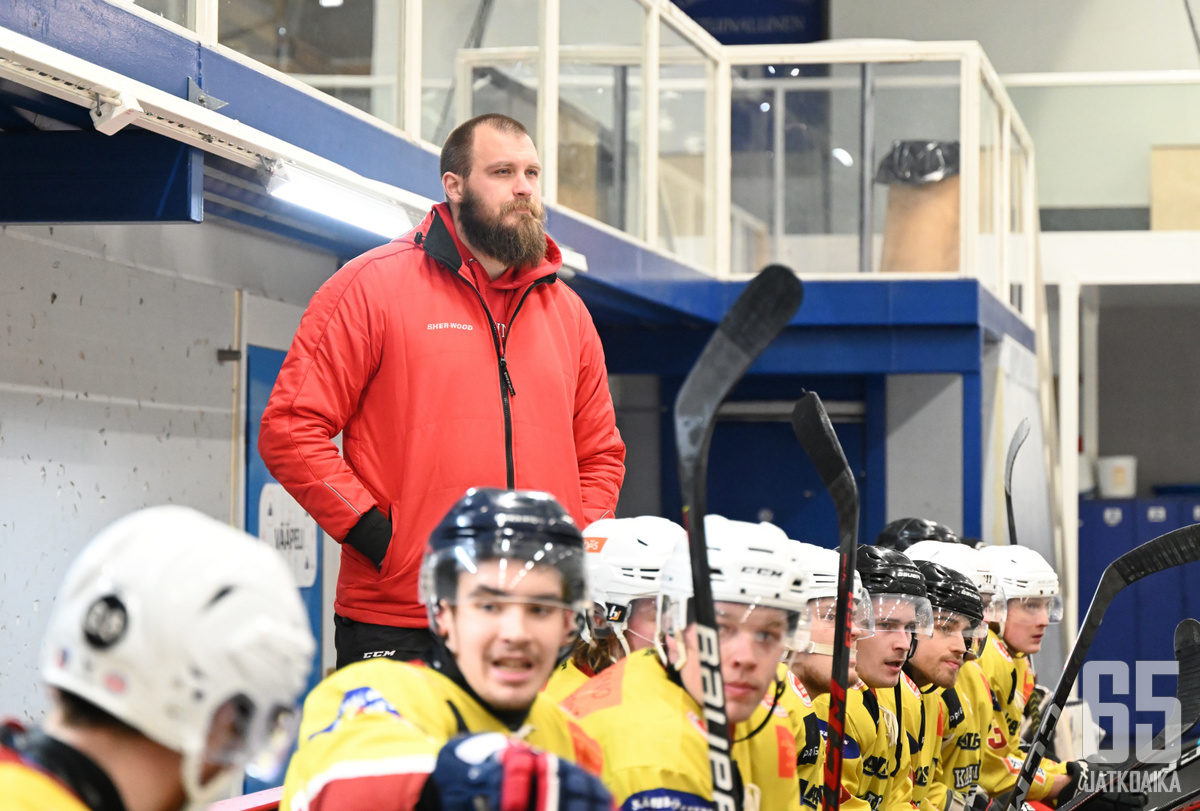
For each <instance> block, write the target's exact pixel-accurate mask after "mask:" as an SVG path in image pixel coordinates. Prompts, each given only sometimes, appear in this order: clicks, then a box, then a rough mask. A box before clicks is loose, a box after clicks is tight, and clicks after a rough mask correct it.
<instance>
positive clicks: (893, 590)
mask: <svg viewBox="0 0 1200 811" xmlns="http://www.w3.org/2000/svg"><path fill="white" fill-rule="evenodd" d="M856 568H857V569H858V574H859V577H861V578H862V582H863V586H864V587H866V589H867V592H868V593H869V594H870V595H871V605H872V607H873V608H874V613H875V633H876V635H879V634H880V633H886V632H889V631H903V632H906V633H909V634H911V635H912V639H911V644H912V647H911V648H910V649H909V655H910V656H911V655H912V652H913V651H914V650H916V644H917V637H925V638H929V637H930V636H932V635H933V608H932V607H931V606H930V604H929V599H928V598H927V597H926V596H925V577H924V576H923V575H922V574H921V570H920V569H918V568H917V566H916V564H915V563H913V562H912V561H911V560H909V559H908V557H907V556H905V555H904V554H903V553H901V552H897V551H896V550H895V549H887V548H880V547H878V546H868V545H867V544H860V545H859V547H858V565H857V567H856Z"/></svg>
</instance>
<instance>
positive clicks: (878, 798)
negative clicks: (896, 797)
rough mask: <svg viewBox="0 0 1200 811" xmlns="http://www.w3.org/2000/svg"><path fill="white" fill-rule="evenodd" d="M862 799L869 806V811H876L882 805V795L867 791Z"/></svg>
mask: <svg viewBox="0 0 1200 811" xmlns="http://www.w3.org/2000/svg"><path fill="white" fill-rule="evenodd" d="M847 799H849V798H847ZM862 799H863V801H864V802H866V803H867V805H869V806H871V811H878V809H879V806H880V805H882V804H883V795H882V794H876V793H875V792H873V791H868V792H867V793H866V794H864V795H863V796H862Z"/></svg>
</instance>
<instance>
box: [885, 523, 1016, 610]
mask: <svg viewBox="0 0 1200 811" xmlns="http://www.w3.org/2000/svg"><path fill="white" fill-rule="evenodd" d="M904 554H906V555H908V556H909V557H910V558H912V559H913V560H928V561H930V562H932V563H940V564H941V565H943V566H945V567H946V568H948V569H953V570H954V571H956V572H958V573H960V574H964V575H966V576H967V577H969V578H970V579H971V582H972V583H974V584H975V588H977V589H979V596H980V598H982V600H983V619H984V621H985V622H996V623H1001V622H1004V617H1005V613H1006V612H1007V611H1008V596H1007V595H1006V593H1005V591H1004V587H1003V586H1002V585H1000V579H999V578H998V577H997V576H996V573H995V572H994V571H993V569H992V561H991V559H990V558H989V557H988V556H987V555H985V554H983V552H982V551H980V550H978V549H976V548H974V547H972V546H967V545H965V544H961V543H946V542H945V541H918V542H917V543H915V544H913V545H912V546H910V547H908V549H906V550H905V551H904Z"/></svg>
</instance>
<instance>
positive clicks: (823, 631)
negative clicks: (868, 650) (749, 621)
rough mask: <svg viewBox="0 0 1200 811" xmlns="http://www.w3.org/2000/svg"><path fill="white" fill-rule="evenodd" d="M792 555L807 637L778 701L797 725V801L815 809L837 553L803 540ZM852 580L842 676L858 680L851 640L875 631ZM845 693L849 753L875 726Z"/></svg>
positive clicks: (853, 695)
mask: <svg viewBox="0 0 1200 811" xmlns="http://www.w3.org/2000/svg"><path fill="white" fill-rule="evenodd" d="M795 555H796V562H797V564H798V565H799V567H800V569H801V571H802V572H803V575H804V579H803V583H804V585H803V587H802V590H801V594H800V598H801V600H802V601H803V603H804V605H805V619H804V620H802V624H803V625H806V626H807V627H808V637H809V638H808V641H807V642H802V643H801V644H799V645H798V648H797V653H796V655H795V656H794V658H793V660H792V664H791V672H790V673H789V674H788V677H789V678H788V683H787V687H788V689H787V690H786V691H785V692H784V693H783V696H782V699H781V701H780V704H781V706H783V707H784V708H785V709H786V711H787V712H788V714H789V716H790V717H791V725H792V727H793V728H794V729H795V730H796V779H797V781H798V782H799V787H800V803H801V805H802V806H803V807H805V808H810V809H817V808H820V807H821V789H822V786H824V784H825V778H824V765H825V737H826V730H827V723H826V721H827V719H828V717H829V699H828V693H829V689H830V682H831V681H832V676H833V643H834V639H835V638H836V636H837V626H836V624H835V620H836V618H837V593H838V589H837V582H838V565H839V562H840V560H841V558H840V556H839V555H838V553H837V552H835V551H833V550H832V549H824V548H822V547H819V546H813V545H812V544H806V543H797V544H796V545H795ZM854 582H855V592H854V593H855V595H856V596H855V600H854V603H853V605H852V615H851V641H852V642H853V644H852V646H851V650H850V667H849V671H848V679H847V683H848V684H851V685H853V684H855V683H858V675H857V674H856V673H855V671H854V662H855V646H857V644H858V641H859V640H861V639H862V638H863V637H867V636H870V635H871V634H872V633H873V632H874V621H873V616H872V612H871V600H870V598H869V597H868V596H867V595H866V592H865V591H864V590H863V588H862V582H861V580H860V578H859V576H858V574H857V572H856V573H855V575H854ZM847 695H848V698H850V700H851V701H852V702H853V703H854V704H855V705H856V711H855V712H848V713H847V717H846V725H845V737H846V742H845V745H844V747H843V751H844V752H846V753H848V754H849V755H850V756H852V759H854V758H857V753H858V752H860V749H861V745H860V742H862V741H874V740H875V738H876V737H877V735H878V727H877V723H876V721H875V720H873V719H871V718H870V716H869V715H868V714H867V713H866V712H865V710H864V709H863V705H862V698H861V695H862V694H861V692H859V691H856V690H851V691H849V692H848V694H847ZM864 721H865V724H864ZM859 760H861V759H859ZM846 771H848V770H846ZM846 771H844V772H843V773H846ZM857 782H858V781H857V780H856V782H855V785H857ZM842 807H843V808H848V809H851V808H858V809H860V811H861V809H863V808H866V807H867V804H866V803H865V802H864V801H863V800H861V799H858V798H857V797H853V796H852V795H850V794H848V793H843V795H842Z"/></svg>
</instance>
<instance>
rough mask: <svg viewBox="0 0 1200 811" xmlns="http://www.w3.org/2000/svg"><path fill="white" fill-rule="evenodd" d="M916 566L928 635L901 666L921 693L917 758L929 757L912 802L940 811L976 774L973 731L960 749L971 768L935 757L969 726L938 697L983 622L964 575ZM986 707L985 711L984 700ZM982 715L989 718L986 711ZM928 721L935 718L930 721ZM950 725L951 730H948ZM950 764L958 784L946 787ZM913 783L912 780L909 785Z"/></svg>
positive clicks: (979, 636) (982, 634)
mask: <svg viewBox="0 0 1200 811" xmlns="http://www.w3.org/2000/svg"><path fill="white" fill-rule="evenodd" d="M958 546H961V544H959V545H958ZM915 548H916V545H914V546H913V547H910V549H909V552H912V551H913V549H915ZM962 548H963V549H966V547H962ZM971 551H973V550H971ZM917 568H918V569H920V571H921V574H922V575H924V577H925V593H926V594H927V595H928V597H929V602H930V604H931V605H932V606H933V610H934V615H933V637H932V638H930V639H920V640H918V641H917V647H916V650H915V651H913V655H912V657H911V658H910V659H909V660H908V663H907V664H906V665H905V666H904V672H905V673H906V674H908V676H909V677H910V678H911V679H912V681H913V683H914V684H916V685H917V688H918V689H919V690H920V691H921V703H922V712H923V720H924V723H923V726H924V729H923V730H922V733H923V735H922V737H920V738H919V740H920V741H921V751H922V754H923V755H925V756H926V757H925V758H921V760H922V762H923V761H924V760H925V759H926V758H927V757H928V756H929V755H930V754H932V756H933V758H934V760H933V763H932V768H931V770H930V776H929V780H928V786H927V790H926V792H925V794H924V796H922V797H921V798H920V799H919V800H917V799H916V794H915V793H914V802H916V803H917V804H918V806H919V808H920V809H922V811H945V809H947V808H949V807H950V804H951V802H952V801H954V800H958V801H959V802H960V803H961V802H962V801H963V799H964V798H965V797H966V793H967V791H968V790H969V789H970V787H971V780H970V778H971V777H973V776H974V774H978V770H979V734H978V733H975V739H974V741H973V743H974V749H973V750H970V749H967V750H966V751H965V752H964V753H963V754H965V755H973V756H974V764H973V765H974V769H973V770H972V768H971V767H970V765H961V766H960V765H959V764H957V763H956V764H952V765H951V764H946V766H947V767H948V768H946V767H944V766H943V764H942V763H941V757H942V756H943V754H945V753H947V752H948V749H953V747H948V746H947V744H948V743H953V742H954V741H955V739H956V737H955V731H957V728H958V727H962V726H970V724H968V723H967V721H966V720H965V718H964V717H963V716H964V714H965V710H964V708H963V707H962V706H961V705H953V703H952V704H951V705H950V706H953V707H954V709H955V710H957V715H956V717H955V718H954V719H953V720H951V719H950V718H948V717H947V716H946V715H945V714H944V713H945V710H946V708H947V704H946V703H945V702H943V700H942V698H943V691H949V692H950V693H951V694H953V692H954V687H955V684H957V682H958V680H959V675H960V670H961V668H962V666H963V663H964V662H965V660H966V657H967V654H968V653H969V652H972V651H978V649H979V647H980V644H981V641H982V640H984V639H986V638H987V626H986V625H985V624H984V622H983V601H982V600H981V599H980V598H979V590H978V589H976V588H975V584H974V583H972V582H971V581H970V579H969V578H967V576H966V575H964V574H960V573H959V572H956V571H954V570H952V569H949V568H947V567H945V566H942V565H941V564H938V563H932V562H930V561H927V560H918V561H917ZM987 709H988V710H989V711H990V710H991V703H990V702H989V703H988V705H987ZM988 718H989V720H990V712H989V715H988ZM934 719H937V722H936V724H935V723H934ZM952 727H953V728H954V729H955V731H951V728H952ZM976 728H977V727H976ZM961 742H964V743H967V744H970V743H972V742H971V741H961ZM955 768H958V769H961V772H960V774H961V775H962V778H963V781H962V782H963V783H964V785H959V784H956V783H954V782H953V781H951V783H950V784H949V785H947V783H946V777H945V775H947V774H949V775H953V774H955V772H954V771H953V770H954V769H955ZM972 772H973V773H974V774H973V773H972ZM916 782H918V781H917V780H914V784H915V783H916ZM952 792H957V793H952Z"/></svg>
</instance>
